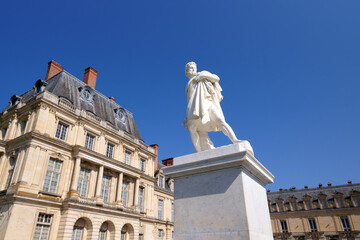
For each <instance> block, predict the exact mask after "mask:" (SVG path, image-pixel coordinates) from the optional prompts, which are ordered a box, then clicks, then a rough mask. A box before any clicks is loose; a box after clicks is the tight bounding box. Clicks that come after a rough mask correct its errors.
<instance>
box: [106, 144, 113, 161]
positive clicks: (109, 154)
mask: <svg viewBox="0 0 360 240" xmlns="http://www.w3.org/2000/svg"><path fill="white" fill-rule="evenodd" d="M109 147H110V149H111V150H110V149H109ZM114 149H115V144H112V143H110V142H108V143H107V145H106V156H107V157H108V158H113V156H114Z"/></svg>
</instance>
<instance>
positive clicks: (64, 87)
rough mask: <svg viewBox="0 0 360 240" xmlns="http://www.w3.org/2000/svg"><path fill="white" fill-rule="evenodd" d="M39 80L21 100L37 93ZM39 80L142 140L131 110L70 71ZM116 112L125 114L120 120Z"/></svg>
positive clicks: (76, 104)
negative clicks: (88, 95)
mask: <svg viewBox="0 0 360 240" xmlns="http://www.w3.org/2000/svg"><path fill="white" fill-rule="evenodd" d="M39 81H40V80H39ZM39 81H38V82H36V84H35V86H34V87H33V88H32V89H30V90H29V91H27V92H25V93H24V94H22V95H20V96H19V97H20V101H21V102H26V101H28V100H30V99H31V98H34V97H35V96H36V95H37V94H38V89H37V88H38V86H41V83H39ZM41 82H42V83H45V84H46V86H45V87H44V90H46V91H48V92H50V93H52V94H54V95H56V96H58V97H59V98H61V99H64V100H65V101H67V102H69V103H70V104H72V105H74V106H75V107H77V108H79V109H82V110H86V111H88V112H90V113H92V114H94V115H95V116H97V117H99V118H101V119H103V120H105V121H107V122H110V123H111V124H112V125H113V126H114V127H115V128H117V129H121V130H123V131H125V132H127V133H129V134H131V135H132V136H134V137H136V138H138V139H140V140H142V138H141V135H140V133H139V130H138V128H137V126H136V124H135V121H134V118H133V115H132V113H131V112H129V111H128V110H126V109H124V108H123V107H121V106H120V105H118V104H117V103H115V102H113V101H111V100H110V99H109V98H108V97H105V96H104V95H102V94H101V93H100V92H98V91H96V90H94V89H92V88H90V87H89V86H88V85H87V84H86V83H84V82H83V81H81V80H79V79H77V78H76V77H74V76H73V75H71V74H70V73H68V72H66V71H61V72H60V73H58V74H56V75H55V76H53V77H52V78H50V79H48V80H47V81H45V82H43V81H41ZM82 89H87V90H88V91H89V92H90V93H91V97H92V99H93V101H86V100H84V98H82V97H81V96H80V95H81V93H82V92H81V90H82ZM14 96H15V95H14ZM14 96H13V97H12V101H13V99H16V98H15V97H17V96H15V97H14ZM11 107H12V104H11V101H10V104H9V105H8V106H7V107H6V108H5V109H4V111H5V110H7V109H9V108H11ZM117 112H121V116H122V117H123V116H125V117H124V118H122V121H121V120H119V118H118V117H116V116H117Z"/></svg>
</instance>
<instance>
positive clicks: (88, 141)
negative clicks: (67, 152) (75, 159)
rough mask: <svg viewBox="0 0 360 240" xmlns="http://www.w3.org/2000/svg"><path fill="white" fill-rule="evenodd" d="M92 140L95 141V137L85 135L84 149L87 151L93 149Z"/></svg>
mask: <svg viewBox="0 0 360 240" xmlns="http://www.w3.org/2000/svg"><path fill="white" fill-rule="evenodd" d="M94 139H95V137H94V136H92V135H89V134H87V135H86V139H85V147H86V148H87V149H90V150H92V149H93V146H94Z"/></svg>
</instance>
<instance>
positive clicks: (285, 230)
mask: <svg viewBox="0 0 360 240" xmlns="http://www.w3.org/2000/svg"><path fill="white" fill-rule="evenodd" d="M280 226H281V232H283V233H288V232H289V228H288V225H287V222H286V220H280Z"/></svg>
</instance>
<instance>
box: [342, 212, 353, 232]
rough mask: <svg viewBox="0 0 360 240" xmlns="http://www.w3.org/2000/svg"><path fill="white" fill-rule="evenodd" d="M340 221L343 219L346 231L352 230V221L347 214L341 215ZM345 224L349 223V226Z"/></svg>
mask: <svg viewBox="0 0 360 240" xmlns="http://www.w3.org/2000/svg"><path fill="white" fill-rule="evenodd" d="M340 221H341V226H342V227H343V230H344V232H349V231H351V225H350V221H349V218H348V217H347V216H342V217H340ZM345 225H348V226H345Z"/></svg>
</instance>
